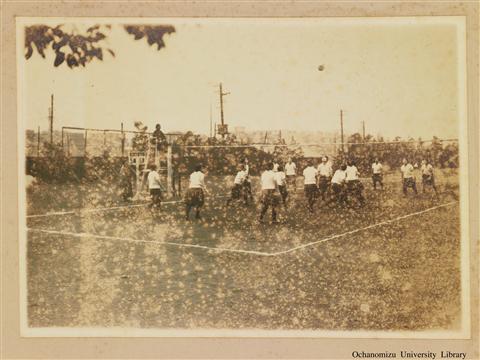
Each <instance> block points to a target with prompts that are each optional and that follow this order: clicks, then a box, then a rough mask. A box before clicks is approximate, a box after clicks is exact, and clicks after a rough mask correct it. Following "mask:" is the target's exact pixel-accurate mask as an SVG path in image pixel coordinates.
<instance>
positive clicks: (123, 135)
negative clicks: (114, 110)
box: [120, 122, 125, 157]
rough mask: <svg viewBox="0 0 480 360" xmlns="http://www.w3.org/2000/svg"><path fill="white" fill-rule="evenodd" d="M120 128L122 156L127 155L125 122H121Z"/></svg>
mask: <svg viewBox="0 0 480 360" xmlns="http://www.w3.org/2000/svg"><path fill="white" fill-rule="evenodd" d="M120 130H121V131H122V157H124V156H125V133H124V132H123V122H122V123H120Z"/></svg>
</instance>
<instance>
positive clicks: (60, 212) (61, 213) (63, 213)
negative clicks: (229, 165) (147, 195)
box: [27, 195, 227, 218]
mask: <svg viewBox="0 0 480 360" xmlns="http://www.w3.org/2000/svg"><path fill="white" fill-rule="evenodd" d="M226 196H227V195H219V196H215V198H223V197H226ZM178 203H183V199H182V200H172V201H162V203H161V205H164V204H178ZM149 204H150V202H149V201H148V202H145V203H141V204H129V205H121V206H112V207H103V208H96V209H78V210H71V211H56V212H48V213H45V214H35V215H27V218H39V217H47V216H61V215H72V214H81V213H92V212H100V211H108V210H118V209H124V208H131V207H140V206H146V205H149Z"/></svg>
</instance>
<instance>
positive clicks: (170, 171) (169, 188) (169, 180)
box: [167, 145, 174, 196]
mask: <svg viewBox="0 0 480 360" xmlns="http://www.w3.org/2000/svg"><path fill="white" fill-rule="evenodd" d="M172 160H173V157H172V145H168V147H167V194H169V195H170V196H173V187H174V183H173V181H174V179H173V166H172Z"/></svg>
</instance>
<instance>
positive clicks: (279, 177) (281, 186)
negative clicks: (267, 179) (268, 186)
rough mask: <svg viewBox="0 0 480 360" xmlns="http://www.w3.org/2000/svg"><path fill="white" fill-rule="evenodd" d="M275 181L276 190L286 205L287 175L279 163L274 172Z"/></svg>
mask: <svg viewBox="0 0 480 360" xmlns="http://www.w3.org/2000/svg"><path fill="white" fill-rule="evenodd" d="M275 181H276V182H277V185H278V192H279V193H280V196H281V198H282V203H283V206H285V207H286V206H287V197H288V190H287V176H286V175H285V172H284V171H283V166H282V165H279V166H278V169H277V172H276V173H275Z"/></svg>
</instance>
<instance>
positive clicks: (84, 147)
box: [83, 130, 88, 156]
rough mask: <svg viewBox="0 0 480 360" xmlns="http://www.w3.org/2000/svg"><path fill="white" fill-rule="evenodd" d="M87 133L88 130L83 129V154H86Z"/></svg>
mask: <svg viewBox="0 0 480 360" xmlns="http://www.w3.org/2000/svg"><path fill="white" fill-rule="evenodd" d="M87 133H88V130H85V138H84V141H85V143H84V145H83V154H84V155H85V156H87Z"/></svg>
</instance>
